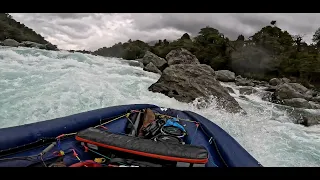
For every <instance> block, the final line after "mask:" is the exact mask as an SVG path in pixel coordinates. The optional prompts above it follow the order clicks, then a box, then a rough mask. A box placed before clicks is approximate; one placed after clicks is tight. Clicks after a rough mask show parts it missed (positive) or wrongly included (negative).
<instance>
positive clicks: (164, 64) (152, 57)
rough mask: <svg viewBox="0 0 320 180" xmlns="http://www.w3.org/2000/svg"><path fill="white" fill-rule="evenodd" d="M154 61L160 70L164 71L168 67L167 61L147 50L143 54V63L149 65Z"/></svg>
mask: <svg viewBox="0 0 320 180" xmlns="http://www.w3.org/2000/svg"><path fill="white" fill-rule="evenodd" d="M150 62H152V63H153V64H154V65H155V66H156V67H157V68H158V69H159V70H160V71H163V70H164V69H165V68H166V67H167V61H166V60H165V59H163V58H161V57H158V56H157V55H155V54H153V53H152V52H150V51H147V52H146V53H145V55H144V56H143V65H145V66H146V65H148V64H149V63H150Z"/></svg>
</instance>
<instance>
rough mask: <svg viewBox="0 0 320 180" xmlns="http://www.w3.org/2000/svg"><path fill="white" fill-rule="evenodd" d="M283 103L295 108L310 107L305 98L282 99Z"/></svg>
mask: <svg viewBox="0 0 320 180" xmlns="http://www.w3.org/2000/svg"><path fill="white" fill-rule="evenodd" d="M283 103H284V104H285V105H287V106H292V107H296V108H305V109H312V105H311V104H310V103H309V102H308V101H307V100H305V99H302V98H292V99H284V100H283Z"/></svg>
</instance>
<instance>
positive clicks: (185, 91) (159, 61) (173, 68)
mask: <svg viewBox="0 0 320 180" xmlns="http://www.w3.org/2000/svg"><path fill="white" fill-rule="evenodd" d="M138 63H140V64H139V65H140V66H141V67H143V69H144V70H145V71H149V72H154V73H158V74H160V75H161V76H160V78H159V80H158V81H157V82H156V83H154V84H152V85H151V86H150V87H149V90H150V91H153V92H159V93H163V94H165V95H167V96H169V97H173V98H175V99H177V100H179V101H181V102H191V101H193V100H195V99H196V98H201V97H202V98H204V99H209V97H210V96H214V97H216V98H217V104H218V106H219V107H221V108H223V109H225V110H227V111H228V112H231V113H237V112H244V111H243V110H242V108H241V107H240V106H239V104H238V103H237V101H236V100H235V99H234V98H233V97H232V96H231V95H230V94H231V93H234V92H233V90H232V89H231V88H227V87H223V86H222V85H221V83H220V82H233V83H234V84H235V85H237V86H239V93H240V94H241V95H243V97H245V95H250V94H253V93H257V90H256V88H257V87H258V88H259V89H260V90H262V93H263V97H262V99H263V100H264V101H269V102H271V103H274V104H275V105H277V106H279V107H282V108H286V109H288V110H290V114H289V115H290V116H293V117H294V119H296V122H295V123H298V124H302V125H305V126H311V125H315V124H319V123H320V117H319V116H318V115H315V114H314V113H310V112H309V111H308V110H309V109H320V93H319V92H318V91H316V90H315V89H313V88H307V87H305V86H303V85H301V84H300V83H297V82H296V81H294V80H290V79H287V78H273V79H271V80H270V81H269V82H266V81H258V80H254V79H247V78H243V77H241V76H240V75H236V74H235V73H234V72H231V71H229V70H219V71H214V70H213V69H212V68H211V67H210V66H208V65H205V64H200V63H199V61H198V59H197V58H196V57H195V56H194V55H193V54H191V53H190V52H189V51H187V50H186V49H183V48H179V49H175V50H172V51H170V52H169V53H168V54H167V56H166V57H165V58H160V57H158V56H156V55H155V54H153V53H151V52H147V53H146V54H145V56H144V57H143V58H142V59H138Z"/></svg>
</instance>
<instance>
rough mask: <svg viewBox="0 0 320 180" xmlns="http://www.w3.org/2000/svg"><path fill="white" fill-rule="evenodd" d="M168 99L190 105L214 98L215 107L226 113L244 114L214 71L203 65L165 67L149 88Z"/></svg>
mask: <svg viewBox="0 0 320 180" xmlns="http://www.w3.org/2000/svg"><path fill="white" fill-rule="evenodd" d="M149 90H150V91H153V92H159V93H162V94H165V95H167V96H169V97H174V98H175V99H177V100H179V101H181V102H186V103H190V102H192V101H194V100H195V99H196V98H201V97H204V98H205V99H209V98H210V96H214V97H216V100H217V105H218V107H220V108H224V109H226V110H227V111H228V112H231V113H237V112H244V111H243V110H242V109H241V107H240V106H239V104H238V102H237V101H236V100H235V99H234V98H233V97H232V96H231V95H230V94H229V93H228V91H227V90H226V88H224V87H223V86H222V85H221V84H220V83H219V81H218V80H216V79H215V73H214V70H213V69H212V68H211V67H210V66H208V65H205V64H175V65H171V66H169V67H167V68H166V69H165V70H164V71H163V72H162V75H161V77H160V78H159V80H158V81H157V82H156V83H154V84H152V85H151V86H150V87H149Z"/></svg>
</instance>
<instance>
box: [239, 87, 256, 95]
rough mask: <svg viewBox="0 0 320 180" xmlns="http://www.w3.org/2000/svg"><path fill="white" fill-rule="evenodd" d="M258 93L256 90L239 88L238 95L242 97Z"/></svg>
mask: <svg viewBox="0 0 320 180" xmlns="http://www.w3.org/2000/svg"><path fill="white" fill-rule="evenodd" d="M256 92H258V91H257V90H256V89H253V87H241V88H239V93H240V94H243V95H250V94H253V93H256Z"/></svg>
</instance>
